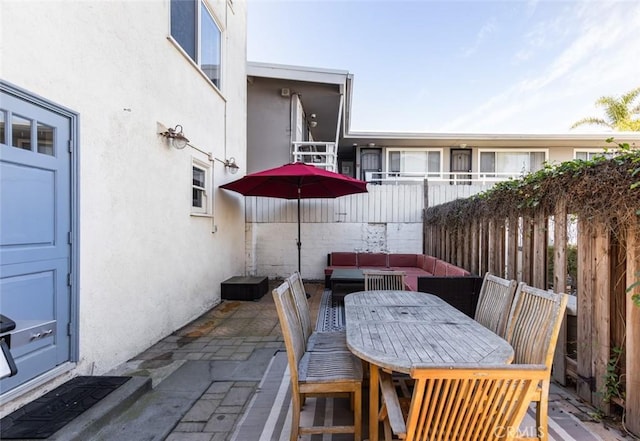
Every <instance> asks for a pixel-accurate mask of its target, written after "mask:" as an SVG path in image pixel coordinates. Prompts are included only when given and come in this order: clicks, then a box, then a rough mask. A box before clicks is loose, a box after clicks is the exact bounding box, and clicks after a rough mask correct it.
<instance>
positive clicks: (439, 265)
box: [432, 259, 447, 277]
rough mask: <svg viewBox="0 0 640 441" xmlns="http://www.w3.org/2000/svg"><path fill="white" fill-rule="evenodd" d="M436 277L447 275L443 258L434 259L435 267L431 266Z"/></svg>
mask: <svg viewBox="0 0 640 441" xmlns="http://www.w3.org/2000/svg"><path fill="white" fill-rule="evenodd" d="M432 274H433V275H434V276H436V277H444V276H446V275H447V262H445V261H444V260H440V259H436V264H435V267H434V268H433V273H432Z"/></svg>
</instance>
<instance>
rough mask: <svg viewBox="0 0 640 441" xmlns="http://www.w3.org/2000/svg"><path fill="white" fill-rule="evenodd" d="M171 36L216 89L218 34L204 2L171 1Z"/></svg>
mask: <svg viewBox="0 0 640 441" xmlns="http://www.w3.org/2000/svg"><path fill="white" fill-rule="evenodd" d="M171 36H172V37H173V39H174V40H175V41H176V42H177V43H178V44H179V45H180V47H182V49H183V50H184V51H185V52H186V54H187V55H189V57H190V58H191V59H192V60H193V61H194V62H195V63H196V64H197V65H198V66H199V67H200V69H201V70H202V72H203V73H204V74H205V75H206V76H207V78H209V80H211V82H212V83H213V84H214V85H215V86H216V87H217V88H218V89H220V72H221V69H220V66H221V52H222V45H221V42H222V31H221V30H220V26H218V23H217V22H216V20H215V18H214V16H213V14H212V13H211V12H210V11H209V9H208V8H207V5H206V4H205V2H204V1H201V0H200V1H199V0H171Z"/></svg>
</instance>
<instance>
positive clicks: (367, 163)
mask: <svg viewBox="0 0 640 441" xmlns="http://www.w3.org/2000/svg"><path fill="white" fill-rule="evenodd" d="M381 171H382V150H381V149H362V150H360V179H362V180H363V181H367V182H370V181H371V180H372V179H380V174H379V173H378V172H381ZM377 183H378V184H379V183H380V182H379V181H378V182H377Z"/></svg>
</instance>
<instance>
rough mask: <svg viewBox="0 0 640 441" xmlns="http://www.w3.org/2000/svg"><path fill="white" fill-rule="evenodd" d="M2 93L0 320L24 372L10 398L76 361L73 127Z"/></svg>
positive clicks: (7, 383) (10, 384)
mask: <svg viewBox="0 0 640 441" xmlns="http://www.w3.org/2000/svg"><path fill="white" fill-rule="evenodd" d="M0 93H1V95H0V189H1V194H0V196H1V198H0V228H1V229H0V263H1V264H0V313H2V314H3V315H5V316H7V317H9V318H10V319H12V320H14V321H15V322H16V325H17V326H16V328H15V329H14V330H13V331H10V332H9V335H4V337H5V339H10V347H11V353H12V355H13V357H14V358H15V360H16V365H17V367H18V374H17V375H16V376H14V377H10V378H6V379H4V380H1V381H0V393H2V394H4V393H5V392H7V391H9V390H11V389H13V388H15V387H16V386H19V385H21V384H23V383H25V382H27V381H28V380H30V379H32V378H34V377H37V376H38V375H41V374H43V373H45V372H47V371H50V370H51V369H53V368H55V367H56V366H59V365H60V364H63V363H65V362H66V361H68V360H70V337H69V334H70V324H69V323H70V307H71V305H70V302H71V299H70V297H71V294H70V292H71V291H70V276H69V273H70V261H71V246H70V238H71V174H70V173H71V154H70V153H69V150H70V148H69V146H70V130H71V129H70V127H71V121H70V119H69V118H68V117H66V116H63V115H61V114H58V113H55V112H53V111H52V110H49V109H46V108H44V107H41V106H39V105H37V104H35V103H33V102H29V101H27V100H26V99H23V98H21V97H19V96H17V95H14V94H12V93H10V92H8V91H7V90H2V91H0Z"/></svg>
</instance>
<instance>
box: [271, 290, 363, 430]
mask: <svg viewBox="0 0 640 441" xmlns="http://www.w3.org/2000/svg"><path fill="white" fill-rule="evenodd" d="M272 294H273V299H274V302H275V304H276V310H277V311H278V319H279V320H280V327H281V328H282V335H283V337H284V342H285V347H286V349H287V359H288V362H289V371H290V377H291V404H292V409H291V410H292V421H291V441H297V439H298V436H299V435H303V434H315V433H353V434H354V439H355V440H356V441H361V439H362V364H361V362H360V360H359V359H358V358H356V357H355V356H354V355H353V354H352V353H351V352H348V351H333V352H308V351H305V349H304V348H305V342H304V336H303V334H302V327H301V326H300V322H299V319H298V313H297V312H296V305H295V301H294V299H293V294H292V292H291V289H290V287H289V283H288V282H286V281H285V282H284V283H282V284H281V285H280V286H279V287H277V288H276V289H274V290H273V292H272ZM307 396H334V397H337V396H349V397H350V398H351V405H352V407H353V422H354V424H353V425H352V426H330V427H328V426H304V427H303V426H301V425H300V411H301V409H302V405H303V404H304V399H305V397H307Z"/></svg>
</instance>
